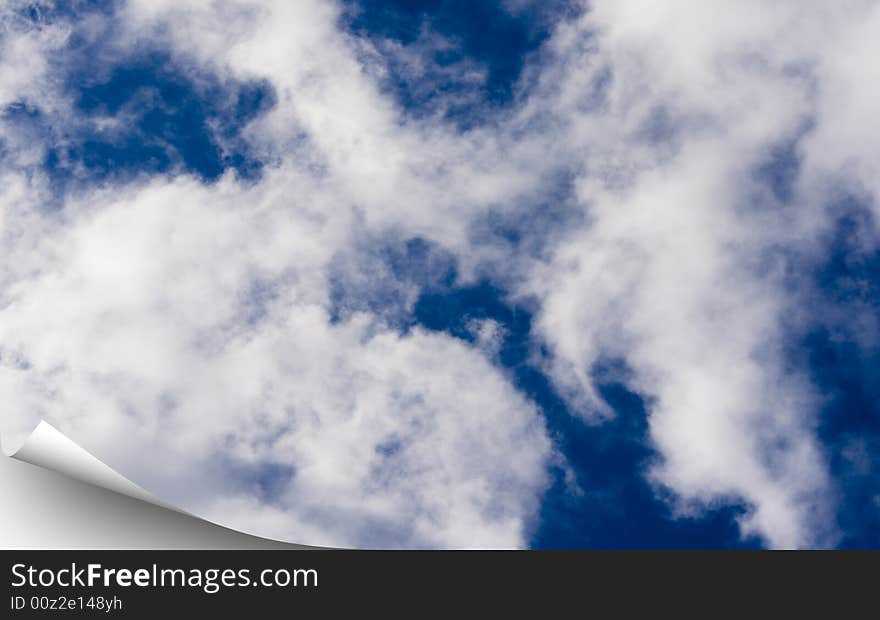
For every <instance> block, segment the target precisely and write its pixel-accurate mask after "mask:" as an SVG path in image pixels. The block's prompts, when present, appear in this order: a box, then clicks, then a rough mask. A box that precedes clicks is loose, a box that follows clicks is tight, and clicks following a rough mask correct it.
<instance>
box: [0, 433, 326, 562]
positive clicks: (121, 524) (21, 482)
mask: <svg viewBox="0 0 880 620" xmlns="http://www.w3.org/2000/svg"><path fill="white" fill-rule="evenodd" d="M3 453H4V454H3V455H2V456H0V500H2V501H0V549H233V550H235V549H278V550H303V549H317V548H318V547H309V546H305V545H296V544H291V543H285V542H281V541H277V540H272V539H268V538H262V537H259V536H253V535H250V534H246V533H243V532H239V531H236V530H233V529H229V528H226V527H223V526H221V525H218V524H215V523H212V522H210V521H206V520H204V519H201V518H199V517H196V516H194V515H191V514H189V513H186V512H184V511H182V510H180V509H178V508H175V507H173V506H170V505H168V504H166V503H164V502H162V501H161V500H159V499H158V498H156V497H154V496H153V495H151V494H150V493H148V492H147V491H145V490H144V489H142V488H141V487H139V486H137V485H136V484H134V483H133V482H131V481H129V480H128V479H126V478H125V477H123V476H122V475H120V474H119V473H117V472H116V471H114V470H113V469H111V468H110V467H108V466H107V465H105V464H104V463H102V462H101V461H100V460H98V459H97V458H95V457H94V456H92V455H91V454H89V453H88V452H87V451H86V450H84V449H83V448H81V447H80V446H78V445H77V444H76V443H74V442H73V441H71V440H70V439H68V438H67V437H66V436H64V435H63V434H62V433H61V432H59V431H58V430H56V429H55V428H54V427H53V426H51V425H50V424H49V423H47V422H45V421H43V422H40V424H39V425H38V426H37V428H36V429H34V431H33V432H32V433H31V434H30V435H29V436H28V437H27V438H26V439H25V441H24V442H23V443H22V445H21V446H20V447H12V446H7V445H6V443H4V445H3Z"/></svg>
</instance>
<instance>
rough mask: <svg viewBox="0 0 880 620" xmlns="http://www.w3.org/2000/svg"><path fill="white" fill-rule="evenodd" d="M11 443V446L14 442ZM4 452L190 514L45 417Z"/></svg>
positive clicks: (104, 487) (117, 491) (70, 476)
mask: <svg viewBox="0 0 880 620" xmlns="http://www.w3.org/2000/svg"><path fill="white" fill-rule="evenodd" d="M10 443H12V444H13V446H14V444H15V443H16V442H14V441H13V442H10ZM4 451H5V445H4ZM7 455H8V456H9V457H10V458H13V459H16V460H19V461H24V462H25V463H30V464H31V465H37V466H38V467H43V468H45V469H48V470H51V471H56V472H58V473H60V474H64V475H65V476H67V477H69V478H75V479H77V480H80V481H82V482H85V483H86V484H91V485H93V486H96V487H100V488H103V489H107V490H108V491H113V492H115V493H120V494H122V495H126V496H128V497H131V498H133V499H137V500H140V501H142V502H147V503H149V504H153V505H155V506H160V507H162V508H165V509H167V510H174V511H175V512H180V513H183V514H189V513H187V512H186V511H184V510H181V509H179V508H177V507H175V506H172V505H170V504H167V503H165V502H163V501H161V500H160V499H159V498H157V497H156V496H155V495H153V494H152V493H150V492H148V491H146V490H145V489H143V488H141V487H140V486H138V485H136V484H135V483H134V482H132V481H130V480H129V479H128V478H126V477H124V476H123V475H121V474H119V473H118V472H116V470H114V469H113V468H111V467H109V466H108V465H105V464H104V463H103V462H102V461H100V460H99V459H97V458H96V457H95V456H93V455H92V454H91V453H89V452H88V451H87V450H85V449H83V448H81V447H80V446H79V445H78V444H77V443H76V442H74V441H73V440H72V439H70V438H68V437H67V436H66V435H65V434H64V433H62V432H61V431H59V430H58V429H56V428H55V427H54V426H52V425H51V424H49V423H48V422H46V421H45V420H41V421H40V423H39V424H38V425H37V427H36V428H35V429H34V430H33V432H32V433H31V434H30V435H28V436H27V437H26V438H25V439H24V440H23V441H22V442H21V445H19V446H17V447H15V448H14V451H12V452H11V453H7Z"/></svg>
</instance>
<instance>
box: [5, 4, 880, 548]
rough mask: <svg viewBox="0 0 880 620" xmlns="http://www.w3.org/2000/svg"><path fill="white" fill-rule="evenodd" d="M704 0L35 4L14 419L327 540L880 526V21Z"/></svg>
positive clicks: (271, 528) (19, 99) (10, 333)
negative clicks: (879, 39)
mask: <svg viewBox="0 0 880 620" xmlns="http://www.w3.org/2000/svg"><path fill="white" fill-rule="evenodd" d="M712 4H713V3H687V2H682V3H671V4H670V5H668V6H665V7H660V8H656V7H655V8H653V9H645V8H644V7H640V6H639V3H638V2H620V3H616V4H615V3H607V2H593V3H581V2H576V1H574V0H559V1H553V2H532V1H530V0H505V1H499V2H490V1H486V2H459V1H456V0H430V1H424V2H416V1H413V2H403V1H397V0H389V1H378V0H376V1H373V0H350V1H349V0H344V1H340V2H333V3H319V2H311V1H305V0H304V1H303V2H298V3H289V4H285V3H284V2H244V1H242V2H232V1H230V2H225V3H220V4H218V5H217V6H215V7H213V8H212V9H206V8H205V7H203V6H201V5H200V4H199V3H197V2H193V3H189V2H169V3H164V2H155V3H149V2H139V1H135V0H131V1H129V2H121V1H120V2H75V3H59V4H57V5H56V4H54V3H52V2H18V1H16V2H12V3H10V4H9V5H8V6H7V7H6V8H4V9H2V12H3V13H2V15H3V22H2V23H3V28H4V29H3V31H2V35H0V36H2V39H0V41H2V49H3V50H5V53H4V54H3V55H2V56H3V57H4V58H5V60H0V63H2V64H3V65H4V66H3V70H4V71H5V75H6V77H3V78H2V79H0V106H2V108H0V109H2V113H0V176H2V178H3V179H4V181H3V185H4V186H5V187H6V189H5V190H3V192H2V195H0V207H2V209H3V211H2V218H0V226H2V228H0V239H2V246H0V248H2V252H3V261H4V263H5V264H6V265H7V267H4V271H3V272H2V274H0V313H2V314H3V315H4V318H3V319H0V322H2V323H5V324H6V327H5V328H2V329H0V397H2V398H3V399H4V401H5V402H14V403H15V405H14V406H13V407H12V410H11V412H10V413H8V414H5V415H7V418H6V419H5V420H4V424H5V428H7V429H9V428H13V429H14V428H24V427H27V426H28V425H29V424H31V423H32V422H33V420H35V419H39V418H40V417H44V418H46V419H48V420H49V421H51V422H52V423H53V424H55V425H57V426H58V427H59V428H61V429H62V430H64V431H65V432H67V433H68V434H69V435H70V436H71V437H73V438H74V439H76V440H77V441H79V442H81V443H82V444H83V445H84V446H86V447H87V448H89V449H90V450H92V451H93V452H94V453H96V454H97V455H98V456H99V457H101V458H103V459H105V460H106V461H107V462H108V463H110V464H112V465H114V466H115V467H117V468H118V469H120V471H122V472H123V473H125V474H126V475H128V476H129V477H131V478H132V479H134V480H135V481H136V482H138V483H140V484H142V485H144V486H145V487H147V488H148V489H150V490H151V491H154V492H155V493H157V494H159V495H160V496H162V497H165V498H168V499H170V500H172V501H174V502H176V503H178V504H181V505H183V506H185V507H187V508H188V509H191V510H193V511H195V512H197V513H199V514H203V515H205V516H210V517H211V518H214V519H218V520H220V521H222V522H224V523H227V524H229V525H232V526H235V527H241V528H243V529H247V530H249V531H254V532H257V533H261V534H264V535H270V536H277V537H281V538H286V539H288V540H293V541H296V542H302V543H309V544H332V545H338V546H365V547H453V548H458V547H509V546H512V547H529V548H725V549H726V548H770V547H782V548H789V547H841V548H866V547H877V545H878V542H880V517H878V515H880V406H878V404H877V403H878V396H880V394H878V390H880V381H878V380H877V377H878V374H880V331H878V330H880V327H878V326H880V286H878V278H880V242H878V239H880V237H878V236H877V228H876V221H875V220H876V214H877V213H878V211H877V206H876V198H875V194H876V191H880V187H877V186H876V178H877V177H876V176H875V175H874V174H873V173H874V172H875V171H876V170H877V167H878V165H880V161H878V160H877V156H876V154H875V151H876V148H875V147H874V145H875V143H876V142H875V139H880V131H878V128H877V126H876V123H875V121H874V120H873V116H872V113H871V110H873V109H874V104H876V103H877V102H876V93H874V92H873V91H872V90H871V88H870V87H869V86H868V85H869V84H870V83H871V81H870V78H871V73H870V72H871V71H872V70H873V69H871V68H870V67H865V66H863V65H865V64H866V63H865V58H862V59H861V60H859V56H858V55H859V54H864V53H866V50H868V49H870V47H871V45H872V43H871V41H873V40H874V35H876V34H877V32H875V30H876V29H877V28H878V27H880V26H878V25H880V13H878V11H877V8H876V7H875V6H872V5H871V3H865V4H859V3H855V4H854V5H853V6H851V7H847V8H845V9H844V8H840V9H836V8H828V9H816V8H806V7H804V6H802V5H801V4H800V3H796V2H792V3H779V4H778V5H777V6H775V7H772V8H771V7H768V6H766V5H763V4H762V3H760V2H756V3H742V5H741V6H739V7H738V8H736V7H733V6H732V5H728V4H727V3H717V4H718V6H717V7H715V8H716V9H718V10H722V9H723V10H724V11H727V12H728V13H729V15H727V19H726V20H721V21H723V22H724V23H721V24H719V23H718V20H716V19H715V17H714V15H713V13H712V11H711V10H710V9H711V7H709V8H706V7H707V5H712ZM819 32H822V33H823V34H822V36H819V34H818V33H819ZM25 59H26V60H25ZM868 64H869V63H868ZM53 308H55V309H56V311H54V312H53V311H52V310H51V309H53Z"/></svg>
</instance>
